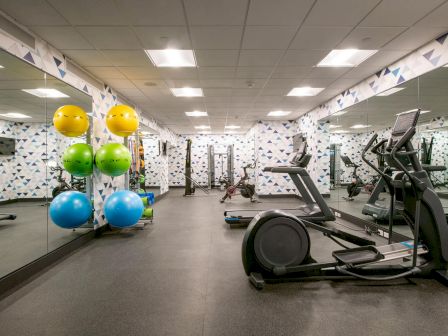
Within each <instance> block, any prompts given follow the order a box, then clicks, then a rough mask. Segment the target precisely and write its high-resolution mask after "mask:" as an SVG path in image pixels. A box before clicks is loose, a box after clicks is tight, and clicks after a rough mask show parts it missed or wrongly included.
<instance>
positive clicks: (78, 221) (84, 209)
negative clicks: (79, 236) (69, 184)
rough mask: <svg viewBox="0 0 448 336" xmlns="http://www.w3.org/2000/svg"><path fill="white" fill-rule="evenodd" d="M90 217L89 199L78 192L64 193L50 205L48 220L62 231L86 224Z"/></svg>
mask: <svg viewBox="0 0 448 336" xmlns="http://www.w3.org/2000/svg"><path fill="white" fill-rule="evenodd" d="M91 215H92V205H91V203H90V200H89V198H88V197H87V196H86V195H85V194H83V193H81V192H79V191H73V190H70V191H65V192H63V193H61V194H59V195H58V196H56V197H55V198H54V199H53V201H52V202H51V204H50V218H51V220H52V221H53V223H55V224H56V225H57V226H59V227H61V228H63V229H74V228H77V227H80V226H81V225H83V224H84V223H86V222H87V221H88V220H89V218H90V216H91Z"/></svg>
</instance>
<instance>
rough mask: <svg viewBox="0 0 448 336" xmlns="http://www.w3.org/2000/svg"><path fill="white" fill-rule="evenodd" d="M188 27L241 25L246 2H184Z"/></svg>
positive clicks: (217, 0)
mask: <svg viewBox="0 0 448 336" xmlns="http://www.w3.org/2000/svg"><path fill="white" fill-rule="evenodd" d="M184 3H185V7H186V11H187V16H188V21H189V24H190V25H208V26H213V25H216V26H220V25H221V26H223V25H243V23H244V18H245V16H246V8H247V3H248V1H247V0H226V1H222V0H185V1H184Z"/></svg>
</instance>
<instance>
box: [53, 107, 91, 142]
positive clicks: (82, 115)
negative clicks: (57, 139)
mask: <svg viewBox="0 0 448 336" xmlns="http://www.w3.org/2000/svg"><path fill="white" fill-rule="evenodd" d="M53 125H54V127H55V128H56V130H57V131H58V132H59V133H61V134H63V135H65V136H68V137H77V136H81V135H83V134H84V133H85V132H86V131H87V130H88V129H89V117H88V116H87V113H86V112H85V111H84V110H83V109H82V108H80V107H79V106H75V105H64V106H61V107H60V108H58V109H57V110H56V112H55V113H54V116H53Z"/></svg>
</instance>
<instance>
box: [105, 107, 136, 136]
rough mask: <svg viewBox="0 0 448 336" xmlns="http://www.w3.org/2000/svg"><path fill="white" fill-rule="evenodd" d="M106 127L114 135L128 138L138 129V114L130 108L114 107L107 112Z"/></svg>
mask: <svg viewBox="0 0 448 336" xmlns="http://www.w3.org/2000/svg"><path fill="white" fill-rule="evenodd" d="M106 125H107V128H108V129H109V131H111V132H112V133H113V134H115V135H118V136H122V137H127V136H130V135H131V134H132V133H134V132H135V131H136V130H137V128H138V114H137V112H135V110H134V109H133V108H132V107H129V106H127V105H116V106H114V107H112V108H111V109H110V110H109V112H107V115H106Z"/></svg>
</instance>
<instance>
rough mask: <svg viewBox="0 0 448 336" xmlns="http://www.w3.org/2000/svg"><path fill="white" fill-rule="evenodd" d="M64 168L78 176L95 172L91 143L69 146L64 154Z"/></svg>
mask: <svg viewBox="0 0 448 336" xmlns="http://www.w3.org/2000/svg"><path fill="white" fill-rule="evenodd" d="M62 164H63V166H64V169H65V170H66V171H67V172H69V173H70V174H72V175H73V176H77V177H86V176H90V175H92V173H93V150H92V147H91V146H90V145H87V144H84V143H77V144H74V145H71V146H70V147H68V148H67V149H66V150H65V152H64V154H63V155H62Z"/></svg>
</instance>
